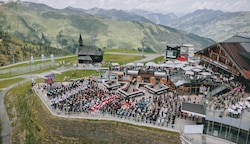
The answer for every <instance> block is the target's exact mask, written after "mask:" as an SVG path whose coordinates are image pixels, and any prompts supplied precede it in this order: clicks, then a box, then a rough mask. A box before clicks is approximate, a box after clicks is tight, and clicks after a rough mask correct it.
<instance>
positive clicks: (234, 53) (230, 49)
mask: <svg viewBox="0 0 250 144" xmlns="http://www.w3.org/2000/svg"><path fill="white" fill-rule="evenodd" d="M249 46H250V44H249V43H248V42H245V43H242V42H221V43H217V44H214V45H211V46H209V47H207V48H205V49H203V50H200V51H198V52H196V54H202V53H203V52H204V51H205V50H207V49H209V48H214V47H220V48H222V50H223V51H224V52H225V53H226V54H227V56H229V57H230V59H231V60H232V62H233V63H234V64H235V65H237V69H238V71H239V72H240V73H241V74H242V75H243V76H244V77H245V78H246V79H249V80H250V51H249V50H250V47H249Z"/></svg>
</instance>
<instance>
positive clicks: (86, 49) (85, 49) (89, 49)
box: [78, 45, 103, 56]
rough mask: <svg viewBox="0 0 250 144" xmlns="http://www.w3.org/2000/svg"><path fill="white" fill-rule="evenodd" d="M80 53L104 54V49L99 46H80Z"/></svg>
mask: <svg viewBox="0 0 250 144" xmlns="http://www.w3.org/2000/svg"><path fill="white" fill-rule="evenodd" d="M78 55H98V56H101V55H103V51H102V50H101V49H100V48H98V47H97V46H85V45H83V46H80V47H79V48H78Z"/></svg>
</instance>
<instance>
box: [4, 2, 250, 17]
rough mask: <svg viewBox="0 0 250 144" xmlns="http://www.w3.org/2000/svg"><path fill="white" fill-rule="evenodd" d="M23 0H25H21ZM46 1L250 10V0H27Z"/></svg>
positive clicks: (76, 4)
mask: <svg viewBox="0 0 250 144" xmlns="http://www.w3.org/2000/svg"><path fill="white" fill-rule="evenodd" d="M5 1H8V0H5ZM14 1H16V0H14ZM21 1H23V0H21ZM26 1H32V2H37V3H44V4H47V5H49V6H52V7H54V8H59V9H61V8H65V7H67V6H72V7H77V8H83V9H89V8H93V7H99V8H104V9H122V10H131V9H143V10H148V11H153V12H163V13H170V12H171V13H175V14H178V13H181V14H185V13H189V12H193V11H195V10H197V9H214V10H222V11H250V0H26Z"/></svg>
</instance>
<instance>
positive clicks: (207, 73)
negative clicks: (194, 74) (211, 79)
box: [200, 72, 211, 76]
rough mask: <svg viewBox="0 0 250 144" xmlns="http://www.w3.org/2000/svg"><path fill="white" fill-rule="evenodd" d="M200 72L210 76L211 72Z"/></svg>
mask: <svg viewBox="0 0 250 144" xmlns="http://www.w3.org/2000/svg"><path fill="white" fill-rule="evenodd" d="M200 74H201V75H204V76H210V75H211V73H209V72H201V73H200Z"/></svg>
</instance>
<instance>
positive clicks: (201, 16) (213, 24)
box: [169, 9, 250, 41]
mask: <svg viewBox="0 0 250 144" xmlns="http://www.w3.org/2000/svg"><path fill="white" fill-rule="evenodd" d="M169 26H171V27H174V28H177V29H182V30H184V31H187V32H190V33H194V34H197V35H200V36H202V37H207V38H211V39H213V40H216V41H223V40H226V39H228V38H230V37H232V36H234V35H236V34H237V33H242V32H249V31H250V11H248V12H223V11H218V10H217V11H214V10H208V9H202V10H197V11H194V12H193V13H189V14H187V15H184V16H183V17H181V18H179V19H177V20H176V21H175V22H173V23H171V24H170V25H169Z"/></svg>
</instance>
